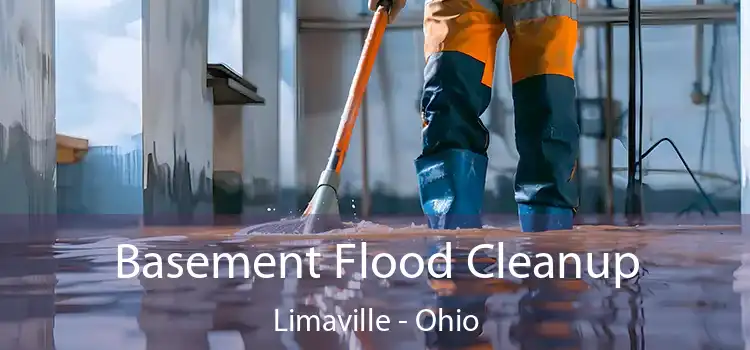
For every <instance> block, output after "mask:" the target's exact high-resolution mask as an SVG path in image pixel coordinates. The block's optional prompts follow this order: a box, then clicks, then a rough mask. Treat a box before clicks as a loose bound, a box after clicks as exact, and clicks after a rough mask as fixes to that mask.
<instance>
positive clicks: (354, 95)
mask: <svg viewBox="0 0 750 350" xmlns="http://www.w3.org/2000/svg"><path fill="white" fill-rule="evenodd" d="M390 7H391V1H390V0H383V1H381V2H380V6H379V7H378V9H377V10H376V11H375V14H374V16H373V18H372V22H371V23H370V29H369V31H368V33H367V38H366V39H365V43H364V47H363V49H362V54H361V55H360V57H359V63H358V64H357V70H356V71H355V73H354V78H353V79H352V85H351V87H350V89H349V96H348V97H347V99H346V105H344V111H343V113H342V114H341V122H340V123H339V127H338V131H337V133H336V139H335V140H334V143H333V148H332V149H331V154H330V156H329V158H328V164H327V165H326V167H325V169H324V170H323V172H322V173H321V174H320V179H319V180H318V187H317V188H316V189H315V193H314V194H313V197H312V199H311V200H310V202H309V204H308V205H307V209H305V211H304V213H303V214H302V216H301V217H300V218H296V219H287V220H282V221H274V222H267V223H262V224H259V225H255V226H250V227H248V228H245V229H243V230H242V231H240V232H238V234H261V233H263V234H278V233H296V234H309V233H321V232H327V231H331V230H335V229H341V228H345V227H346V225H344V223H343V222H342V220H341V215H340V213H339V200H338V194H337V189H338V186H339V183H340V180H341V168H342V167H343V165H344V159H345V157H346V152H347V150H348V149H349V143H350V140H351V137H352V132H353V131H354V125H355V124H356V120H357V114H358V112H359V106H360V104H361V103H362V98H363V96H364V93H365V90H366V88H367V83H368V80H369V78H370V74H371V72H372V68H373V65H374V63H375V57H376V55H377V52H378V49H379V47H380V43H381V41H382V39H383V34H384V33H385V28H386V26H387V24H388V12H389V10H390Z"/></svg>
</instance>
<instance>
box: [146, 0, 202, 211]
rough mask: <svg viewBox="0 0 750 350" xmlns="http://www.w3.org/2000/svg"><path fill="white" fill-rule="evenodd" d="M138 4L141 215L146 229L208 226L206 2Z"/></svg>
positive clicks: (169, 0) (176, 0)
mask: <svg viewBox="0 0 750 350" xmlns="http://www.w3.org/2000/svg"><path fill="white" fill-rule="evenodd" d="M142 6H143V50H144V51H143V144H144V158H145V160H144V162H145V164H146V165H145V167H144V168H145V169H144V170H145V184H144V187H145V189H144V212H145V214H144V215H145V216H146V217H145V218H144V219H145V220H146V221H147V222H148V223H160V224H161V223H179V224H199V223H203V224H205V223H210V222H211V221H212V220H213V215H212V211H213V209H212V184H211V175H212V172H213V131H212V130H213V113H212V95H211V91H210V90H209V89H208V88H207V87H206V63H207V41H208V0H190V1H185V0H165V1H146V0H144V1H143V3H142Z"/></svg>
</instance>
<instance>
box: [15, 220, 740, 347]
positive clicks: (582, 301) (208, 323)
mask: <svg viewBox="0 0 750 350" xmlns="http://www.w3.org/2000/svg"><path fill="white" fill-rule="evenodd" d="M501 236H502V237H499V236H498V235H495V236H494V237H492V236H488V237H481V236H480V237H474V238H462V239H460V240H458V241H456V243H458V244H461V245H465V246H472V245H476V244H479V243H489V244H493V245H494V244H496V243H497V242H503V243H504V245H503V247H504V252H503V261H504V262H505V263H504V264H500V266H501V267H502V268H503V271H504V278H502V279H487V280H477V279H465V278H459V277H454V278H453V279H452V280H429V279H428V278H427V277H426V275H423V276H421V277H418V278H407V277H406V276H404V275H401V274H400V273H396V274H395V275H394V276H392V277H390V278H387V279H381V278H375V277H374V276H372V274H368V275H367V276H363V275H362V273H361V272H360V271H358V269H356V268H354V267H357V266H359V265H358V264H359V263H360V260H361V259H362V257H361V256H359V254H358V252H357V251H352V252H351V256H350V257H351V258H352V259H354V260H355V261H354V263H352V264H350V265H345V266H344V267H345V269H346V271H345V274H344V275H343V276H342V278H336V274H335V270H334V268H335V262H334V261H333V257H334V254H335V246H334V243H335V242H329V241H323V240H318V241H304V242H303V241H296V242H295V241H289V242H284V243H283V244H280V243H278V242H277V243H274V244H271V243H261V242H253V241H249V242H247V241H237V240H235V241H219V240H211V241H209V240H198V239H193V240H187V239H183V238H180V237H172V238H170V237H158V238H148V239H146V238H143V239H130V240H128V239H124V238H106V239H101V238H100V239H91V240H74V241H60V242H58V243H57V244H56V245H55V246H54V247H53V248H54V249H50V248H49V247H47V248H44V247H39V246H34V247H31V246H26V247H24V246H18V245H16V246H3V247H1V248H0V257H2V258H0V259H1V261H0V310H2V312H0V332H1V333H0V349H8V350H14V349H19V350H48V349H49V350H52V349H58V350H65V349H75V350H82V349H100V348H101V346H102V344H106V347H107V348H109V349H110V350H120V349H122V350H125V349H127V350H133V349H135V350H137V349H149V350H151V349H159V350H170V349H174V350H213V349H228V350H232V349H269V350H273V349H310V350H315V349H331V350H336V349H342V350H344V349H359V350H371V349H372V350H375V349H396V350H400V349H425V350H427V349H430V350H432V349H665V348H680V349H706V348H722V349H725V348H726V349H732V348H743V347H744V341H743V339H742V328H741V321H740V320H741V318H740V315H741V307H740V303H739V298H738V296H737V295H736V294H735V293H734V292H733V291H732V282H733V281H732V272H733V271H734V270H736V269H737V266H738V265H739V260H738V259H739V254H740V253H741V251H740V250H741V245H740V244H738V242H739V236H737V235H735V234H733V233H728V232H724V234H723V235H722V234H719V233H717V232H708V233H682V234H667V233H657V232H648V233H643V232H625V231H623V232H598V233H596V232H573V233H570V234H566V235H565V236H563V235H544V234H541V235H539V236H535V237H532V238H524V237H520V236H518V233H513V232H505V233H503V234H502V235H501ZM402 237H403V236H402ZM615 237H616V239H613V238H615ZM119 243H129V244H134V245H136V246H137V247H138V248H139V249H140V253H141V256H142V255H143V254H144V253H146V252H148V253H156V255H158V256H160V257H162V258H164V259H166V258H167V257H168V256H169V254H172V253H176V252H179V253H182V254H183V255H188V254H191V253H195V252H201V253H204V254H206V255H207V256H208V257H212V255H213V254H214V253H217V254H218V253H230V254H234V253H244V254H246V255H247V257H248V258H249V260H250V261H252V260H253V259H255V257H257V256H259V255H260V254H262V253H269V254H271V255H273V256H275V257H277V258H278V257H280V256H281V254H282V253H289V252H299V253H300V254H303V256H304V253H305V252H307V250H308V249H309V248H311V247H312V248H314V249H315V252H318V253H320V254H321V258H319V259H318V261H317V262H316V267H317V268H316V270H315V272H318V273H320V278H313V277H312V276H311V273H310V271H309V269H308V268H307V266H306V265H305V264H307V263H308V262H307V261H302V264H303V266H302V267H303V268H302V269H301V272H302V274H301V275H299V276H298V275H297V274H296V271H297V267H298V266H297V265H296V263H295V262H294V260H287V262H288V264H287V266H286V271H287V276H286V277H285V278H280V277H275V278H260V277H259V276H257V275H255V274H252V275H251V276H249V277H248V278H245V277H244V276H242V274H241V271H240V270H235V271H234V273H233V275H234V278H228V277H229V275H230V271H229V269H228V267H229V266H228V260H226V259H224V260H222V263H221V264H219V265H218V266H219V269H218V271H219V274H220V275H221V276H223V278H218V279H214V278H205V279H197V278H192V277H184V276H183V277H180V278H166V277H165V278H161V279H156V278H144V277H142V276H141V277H139V278H132V279H117V265H116V254H117V251H116V246H117V244H119ZM355 243H356V242H355ZM367 243H368V251H369V255H368V256H366V257H364V259H365V260H366V262H367V263H368V264H369V263H372V260H373V257H374V256H375V255H376V254H377V253H379V252H389V253H391V254H393V255H394V256H395V257H396V259H397V260H398V259H400V257H402V256H404V255H405V254H407V253H411V252H417V253H422V252H425V251H427V248H428V247H429V246H430V245H431V244H433V241H432V238H417V237H413V238H406V237H404V238H402V239H400V240H389V239H383V237H380V238H377V239H375V238H371V239H367ZM518 252H524V253H527V254H530V255H532V256H533V255H534V254H537V253H548V254H549V255H550V256H552V257H554V258H555V259H558V257H559V255H558V253H577V254H585V253H588V252H595V253H597V254H603V253H605V252H609V253H613V252H633V253H635V254H636V255H638V257H639V258H640V259H641V267H643V268H645V270H647V273H646V272H645V271H642V273H640V274H638V275H637V276H635V277H634V278H632V279H630V280H628V281H626V282H624V283H623V286H622V287H621V288H619V289H617V288H615V287H614V283H615V281H614V280H612V278H610V279H592V278H589V277H587V276H585V275H584V276H581V278H577V276H575V271H574V269H572V268H573V262H574V260H573V259H571V258H568V259H566V262H569V263H568V264H566V265H564V266H565V267H566V268H565V269H564V272H565V275H566V278H564V279H541V278H533V277H529V278H525V279H517V278H513V277H511V276H510V273H509V270H508V263H507V262H508V260H509V257H510V256H511V255H512V254H514V253H518ZM175 261H176V262H177V263H178V264H179V265H180V266H182V267H185V266H187V263H188V262H187V261H186V259H182V260H179V259H178V260H175ZM594 261H596V262H597V264H596V265H595V266H594V268H595V270H596V271H601V269H602V268H603V264H602V263H601V261H602V258H601V255H595V256H594ZM383 262H384V261H381V262H380V263H381V264H382V263H383ZM541 262H542V260H541V259H532V261H531V264H530V266H528V267H527V268H526V270H532V271H533V269H534V268H536V267H538V266H539V265H538V264H540V263H541ZM581 262H582V266H583V268H584V272H585V268H586V258H585V257H584V256H582V258H581ZM557 263H558V261H555V264H557ZM142 264H143V262H142ZM205 265H206V266H204V267H202V268H196V269H195V271H194V272H196V273H201V272H205V273H208V274H209V275H212V274H213V273H214V271H213V266H212V264H211V263H208V264H205ZM609 265H610V266H609V268H610V269H612V268H613V267H614V265H613V263H610V264H609ZM554 266H555V270H553V271H552V272H553V273H554V274H555V275H559V271H558V270H557V265H554ZM406 267H407V272H415V269H416V266H414V265H410V264H407V265H406ZM277 269H278V268H271V267H268V268H261V271H260V272H265V273H272V272H276V273H277V274H278V272H279V271H278V270H277ZM381 270H382V271H384V270H386V269H385V268H384V267H383V268H381ZM125 272H127V271H125ZM166 272H171V271H165V273H166ZM517 272H523V271H520V269H519V270H518V271H517ZM441 306H442V307H444V311H443V312H444V314H450V313H451V310H455V309H457V308H461V309H462V315H464V316H468V315H469V314H473V315H475V316H476V317H477V318H478V320H479V321H480V323H481V327H479V330H478V331H470V330H466V331H464V332H426V331H420V330H419V329H417V326H416V315H417V313H418V312H419V311H420V310H423V309H436V308H438V307H441ZM290 310H291V311H290ZM363 310H364V311H363ZM370 310H371V311H370ZM363 312H364V313H367V314H369V313H370V312H371V313H372V318H370V316H369V315H366V316H362V313H363ZM290 315H294V316H295V317H296V318H293V319H292V322H297V320H300V319H302V324H305V323H306V322H307V320H308V319H309V318H311V317H320V318H321V319H325V317H326V316H328V317H331V316H332V317H339V318H342V319H343V320H344V321H345V320H346V319H347V317H349V318H352V317H361V318H359V319H358V322H361V321H362V320H364V321H365V322H364V323H365V324H367V323H368V322H370V321H369V320H375V319H376V318H377V317H379V316H387V317H388V318H389V319H390V323H389V324H387V325H385V327H387V328H388V331H379V330H377V329H373V330H368V329H364V330H361V329H360V330H352V329H345V328H344V327H342V326H341V325H338V326H337V327H336V329H335V330H332V331H315V330H310V331H308V330H304V331H275V330H274V327H279V328H283V329H290V327H292V326H293V325H292V324H290V323H289V321H288V320H289V316H290ZM300 317H301V318H300ZM53 320H54V332H53V328H52V324H53ZM399 321H405V322H403V323H402V322H399ZM350 322H353V321H351V320H350Z"/></svg>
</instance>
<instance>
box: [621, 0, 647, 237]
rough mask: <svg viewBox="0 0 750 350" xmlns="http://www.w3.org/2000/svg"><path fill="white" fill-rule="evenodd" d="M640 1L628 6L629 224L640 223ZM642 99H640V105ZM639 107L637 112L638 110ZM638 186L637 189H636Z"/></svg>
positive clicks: (627, 205)
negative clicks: (637, 81)
mask: <svg viewBox="0 0 750 350" xmlns="http://www.w3.org/2000/svg"><path fill="white" fill-rule="evenodd" d="M640 5H641V2H640V0H631V1H630V4H629V6H628V34H629V35H628V47H629V50H628V58H629V64H628V68H629V84H628V90H629V94H628V95H629V98H628V185H627V194H626V196H625V215H626V217H627V218H628V221H629V222H630V223H631V224H637V223H640V221H641V219H642V218H641V206H640V201H641V198H640V193H639V192H640V186H639V184H638V183H637V182H636V166H637V164H639V163H640V162H639V161H638V159H640V158H641V157H639V155H640V150H638V151H639V152H638V153H639V154H638V155H637V154H636V141H637V140H636V137H637V135H636V134H637V131H636V123H637V121H638V116H637V113H636V112H637V110H636V104H637V103H638V100H637V93H638V91H637V89H636V76H637V69H638V64H637V63H638V56H637V52H638V51H639V50H638V46H639V45H638V42H639V41H638V39H640V36H639V35H638V32H639V29H640V25H641V24H640V17H641V10H640ZM642 100H643V99H642V98H641V103H642V102H643V101H642ZM640 107H642V105H641V106H639V110H640ZM640 119H642V117H641V118H640ZM636 186H638V187H636Z"/></svg>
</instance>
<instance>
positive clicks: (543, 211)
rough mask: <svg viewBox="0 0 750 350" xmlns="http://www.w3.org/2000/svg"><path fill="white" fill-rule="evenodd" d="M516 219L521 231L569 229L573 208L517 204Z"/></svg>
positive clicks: (571, 225) (571, 224) (571, 226)
mask: <svg viewBox="0 0 750 350" xmlns="http://www.w3.org/2000/svg"><path fill="white" fill-rule="evenodd" d="M518 219H519V221H520V222H521V231H523V232H542V231H552V230H570V229H572V228H573V210H572V209H570V208H558V207H548V206H541V205H529V204H519V205H518Z"/></svg>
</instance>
